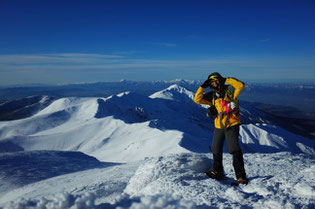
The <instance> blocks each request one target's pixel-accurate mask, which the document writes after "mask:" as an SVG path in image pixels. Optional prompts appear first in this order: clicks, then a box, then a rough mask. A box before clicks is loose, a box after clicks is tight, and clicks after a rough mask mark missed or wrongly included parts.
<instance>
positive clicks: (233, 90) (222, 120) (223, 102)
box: [194, 78, 245, 129]
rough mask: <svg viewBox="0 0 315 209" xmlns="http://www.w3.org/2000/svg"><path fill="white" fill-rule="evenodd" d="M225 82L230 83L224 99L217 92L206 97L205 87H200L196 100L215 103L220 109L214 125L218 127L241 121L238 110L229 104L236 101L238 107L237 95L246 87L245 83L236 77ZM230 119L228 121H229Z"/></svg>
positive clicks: (225, 126)
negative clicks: (228, 105) (231, 108)
mask: <svg viewBox="0 0 315 209" xmlns="http://www.w3.org/2000/svg"><path fill="white" fill-rule="evenodd" d="M225 83H227V84H229V85H227V86H226V89H227V90H226V91H225V96H224V99H222V98H218V97H216V96H215V92H213V94H212V95H211V96H210V99H209V98H208V99H205V98H204V92H205V90H206V89H205V88H203V87H201V86H200V87H199V88H198V90H197V92H196V94H195V99H194V101H195V102H196V103H198V104H204V105H210V106H212V105H214V106H215V107H216V109H217V111H218V115H217V116H216V118H215V119H214V126H215V128H218V129H223V128H228V127H231V126H235V125H237V124H240V123H241V120H240V117H239V113H238V111H236V112H235V111H233V112H232V111H231V110H230V109H229V108H228V107H227V104H228V103H230V102H235V103H236V105H237V109H238V100H237V97H238V95H239V94H240V93H241V91H242V90H243V88H244V86H245V85H244V83H243V82H241V81H239V80H237V79H235V78H226V81H225ZM227 120H228V121H227Z"/></svg>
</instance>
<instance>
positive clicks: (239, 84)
mask: <svg viewBox="0 0 315 209" xmlns="http://www.w3.org/2000/svg"><path fill="white" fill-rule="evenodd" d="M225 82H226V83H227V84H230V85H231V86H233V87H234V88H235V91H234V96H233V97H234V98H233V99H237V97H238V95H239V94H240V93H241V91H242V90H243V89H244V87H245V84H244V83H243V82H242V81H239V80H237V79H236V78H226V81H225Z"/></svg>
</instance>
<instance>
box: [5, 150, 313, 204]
mask: <svg viewBox="0 0 315 209" xmlns="http://www.w3.org/2000/svg"><path fill="white" fill-rule="evenodd" d="M224 162H225V171H226V173H227V177H228V178H229V179H228V180H225V181H222V182H218V181H215V180H212V179H208V178H207V177H206V176H205V175H204V173H203V172H204V171H205V169H208V168H209V164H210V163H211V155H210V154H193V153H186V154H173V155H168V156H164V157H156V158H148V159H145V160H143V161H137V162H133V163H128V164H123V165H115V166H109V167H105V168H96V169H90V170H86V171H81V172H76V173H72V174H67V175H62V176H58V177H54V178H50V179H48V180H44V181H40V182H38V183H35V184H29V185H27V186H25V187H22V188H19V189H16V190H14V191H12V192H9V193H7V194H6V195H5V196H2V197H1V198H0V205H5V207H6V208H32V207H34V208H313V207H314V206H315V193H314V180H315V179H314V176H315V175H314V174H315V165H314V159H313V158H310V157H309V156H307V155H305V154H294V155H293V154H291V153H288V152H281V153H273V154H260V153H257V154H245V164H246V168H247V171H248V176H249V179H250V180H251V182H250V184H248V185H247V186H240V187H231V186H230V185H229V183H230V182H231V181H232V178H233V175H234V174H233V168H232V165H231V164H232V162H231V157H230V156H229V155H228V154H225V155H224ZM52 185H53V186H52Z"/></svg>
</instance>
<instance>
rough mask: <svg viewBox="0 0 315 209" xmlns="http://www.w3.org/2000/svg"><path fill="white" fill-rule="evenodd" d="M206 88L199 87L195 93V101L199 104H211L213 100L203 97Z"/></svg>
mask: <svg viewBox="0 0 315 209" xmlns="http://www.w3.org/2000/svg"><path fill="white" fill-rule="evenodd" d="M205 90H206V89H205V88H202V87H201V86H200V87H199V88H198V90H197V92H196V94H195V99H194V101H195V102H196V103H197V104H204V105H211V102H209V101H207V100H205V99H204V98H203V93H204V92H205Z"/></svg>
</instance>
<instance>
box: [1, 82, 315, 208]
mask: <svg viewBox="0 0 315 209" xmlns="http://www.w3.org/2000/svg"><path fill="white" fill-rule="evenodd" d="M193 96H194V93H193V92H191V91H189V90H187V89H185V88H183V87H181V86H179V85H172V86H170V87H169V88H167V89H164V90H162V91H159V92H156V93H154V94H152V95H151V96H149V97H147V96H143V95H139V94H136V93H133V92H123V93H121V94H118V95H113V96H110V97H108V98H63V99H58V100H56V101H54V102H52V103H51V104H50V105H49V106H47V107H46V108H45V109H43V110H42V111H40V112H38V113H37V114H35V115H33V116H31V117H28V118H24V119H20V120H14V121H6V122H0V208H47V209H48V208H59V209H63V208H99V209H100V208H134V209H138V208H315V162H314V161H315V158H314V156H315V151H314V149H315V143H314V141H312V140H310V139H306V138H304V137H301V136H298V135H295V134H292V133H290V132H288V131H286V130H284V129H281V128H279V127H277V126H274V125H273V124H272V118H270V117H268V115H265V114H264V113H262V112H260V111H258V110H256V109H255V108H254V107H251V106H248V105H242V103H241V105H242V106H241V107H242V109H241V119H242V121H243V125H242V126H241V129H240V141H241V146H242V149H243V151H244V153H245V154H244V159H245V168H246V171H247V175H248V178H249V180H250V183H249V184H248V185H246V186H243V185H241V186H239V187H232V186H230V183H231V182H232V181H233V180H234V170H233V167H232V157H231V156H230V154H228V153H225V154H224V168H225V173H226V175H227V179H226V180H223V181H220V182H218V181H215V180H212V179H209V178H207V176H206V175H205V174H204V172H205V171H206V170H208V169H211V165H212V155H211V153H210V151H209V146H210V145H211V138H212V131H213V127H212V126H213V125H212V122H211V120H210V119H209V118H207V117H206V116H205V112H206V109H205V108H204V107H202V106H200V105H197V104H195V103H194V102H193Z"/></svg>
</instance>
